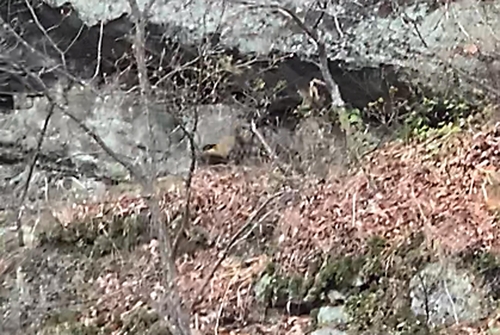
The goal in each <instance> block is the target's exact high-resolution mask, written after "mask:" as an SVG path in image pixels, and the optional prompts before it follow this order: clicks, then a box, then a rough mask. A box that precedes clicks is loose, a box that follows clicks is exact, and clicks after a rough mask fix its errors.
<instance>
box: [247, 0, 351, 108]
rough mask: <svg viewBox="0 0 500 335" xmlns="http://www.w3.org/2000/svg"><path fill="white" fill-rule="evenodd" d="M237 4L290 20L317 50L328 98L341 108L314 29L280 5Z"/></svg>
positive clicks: (324, 47)
mask: <svg viewBox="0 0 500 335" xmlns="http://www.w3.org/2000/svg"><path fill="white" fill-rule="evenodd" d="M238 3H240V4H242V5H246V6H248V7H249V8H264V9H271V10H276V11H278V12H280V13H281V14H282V15H284V16H286V17H288V18H291V19H292V21H294V22H295V24H296V25H297V26H298V27H299V28H300V29H301V30H302V31H303V32H304V33H305V34H306V35H307V36H308V37H309V38H311V39H312V40H313V41H314V43H315V44H316V47H317V48H318V57H319V68H320V71H321V75H322V76H323V79H324V81H325V83H326V87H327V88H328V92H330V98H331V99H332V105H333V106H342V105H344V102H343V101H342V99H341V98H340V92H339V88H338V86H337V84H336V83H335V80H333V77H332V74H331V73H330V68H329V66H328V55H327V52H326V46H325V43H324V42H323V41H322V40H321V38H320V37H319V35H318V34H317V32H316V31H315V30H314V29H310V28H309V27H308V26H307V25H306V24H305V23H304V22H303V21H302V20H301V19H300V18H299V17H298V16H297V14H295V13H294V12H293V11H292V10H290V9H288V8H286V7H284V6H281V5H259V4H255V3H251V2H248V1H245V0H238Z"/></svg>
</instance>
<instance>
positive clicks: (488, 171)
mask: <svg viewBox="0 0 500 335" xmlns="http://www.w3.org/2000/svg"><path fill="white" fill-rule="evenodd" d="M499 163H500V126H498V125H497V126H495V127H493V128H492V129H488V130H484V131H482V132H478V133H476V134H471V133H458V134H444V135H439V136H438V135H436V136H435V137H433V138H430V139H428V140H426V141H420V142H414V143H411V144H402V143H399V144H390V145H388V146H386V147H384V148H381V149H380V150H377V151H376V152H374V153H373V154H372V155H371V156H370V157H366V159H365V160H364V162H363V164H364V169H363V171H358V172H356V171H355V172H353V173H352V174H351V175H350V176H349V177H344V178H342V179H336V178H334V177H332V178H330V179H328V180H326V181H324V180H323V181H320V180H317V179H315V178H313V177H303V178H302V180H301V183H300V187H299V188H296V189H294V190H291V189H288V190H287V192H285V195H284V196H283V197H282V198H281V199H279V200H278V201H275V202H273V203H272V204H270V205H269V206H268V208H267V209H266V211H267V212H271V214H272V215H269V217H268V218H267V219H266V220H265V221H264V222H262V223H261V224H259V225H258V226H257V229H256V231H258V232H256V233H254V234H253V235H252V236H253V238H254V239H253V241H252V242H248V241H240V242H239V244H240V247H239V248H238V247H237V248H236V250H237V255H235V254H234V253H233V254H232V255H230V256H229V257H228V259H227V261H226V262H223V263H222V265H221V267H220V268H219V270H218V271H217V272H216V273H215V275H214V277H213V278H212V280H211V281H210V282H209V287H208V289H207V290H206V292H205V294H204V296H203V299H202V302H201V303H200V304H198V305H197V306H196V309H195V310H193V311H191V312H192V313H193V315H194V316H195V319H196V320H197V323H199V324H204V325H206V326H208V325H211V326H210V327H214V325H217V324H218V323H221V322H222V321H221V320H222V319H225V321H226V322H229V323H233V324H244V323H248V322H250V320H249V318H251V315H252V309H254V307H253V300H252V294H251V283H252V280H253V279H255V277H256V276H258V274H259V273H261V272H262V271H263V268H264V267H265V264H266V262H267V261H268V259H267V258H265V257H264V256H263V252H262V250H263V249H262V247H263V246H262V245H261V244H266V243H267V244H269V245H273V246H275V248H274V255H273V258H272V259H269V261H273V262H276V263H278V264H279V265H280V266H281V267H282V268H283V269H284V270H288V271H291V272H305V271H306V270H307V267H308V265H309V263H310V260H311V259H313V258H314V257H316V256H317V255H319V254H322V253H330V252H334V253H356V252H359V251H361V250H362V249H363V248H364V247H365V241H366V240H367V238H368V237H370V236H372V235H379V236H384V237H386V238H387V239H389V240H391V239H392V240H395V239H401V238H405V236H407V235H408V234H409V233H412V232H416V231H419V230H423V231H424V233H425V235H426V238H427V239H428V240H432V241H433V242H435V243H437V244H438V245H439V246H440V247H441V248H442V249H443V250H445V251H446V252H448V253H455V252H459V251H462V250H464V249H466V248H469V247H481V248H484V249H490V250H493V251H499V250H500V239H499V238H498V237H499V233H500V230H499V227H498V225H497V223H496V219H495V215H496V213H495V210H498V209H499V208H500V182H499V181H498V180H500V178H498V180H497V174H498V168H499V166H500V164H499ZM499 175H500V174H499ZM280 183H281V182H280V180H277V179H276V178H275V177H273V175H272V174H271V173H269V168H267V167H263V168H252V169H250V168H231V167H227V168H223V169H217V170H214V169H200V170H198V171H197V172H196V174H195V176H194V179H193V185H192V188H193V201H192V206H193V208H192V213H193V218H194V221H193V223H192V224H193V225H199V226H201V227H203V228H204V229H205V230H206V231H208V232H209V234H210V236H211V237H212V239H213V242H214V243H213V246H212V247H211V248H209V249H205V250H199V251H198V252H197V253H195V255H194V257H192V258H180V259H178V266H179V287H180V290H181V294H182V296H183V299H184V301H186V302H189V301H192V300H193V299H195V298H197V297H194V295H195V292H196V291H197V290H196V288H197V287H199V285H201V284H202V283H203V282H204V281H205V277H206V276H207V274H208V273H210V270H211V268H212V266H213V264H215V263H216V262H217V260H218V259H219V257H220V252H221V251H222V250H223V249H224V248H225V247H226V246H227V243H228V241H229V240H230V239H231V238H232V236H233V235H234V234H235V233H236V232H237V231H238V230H239V229H241V227H242V226H243V225H245V223H246V222H247V220H248V218H249V216H250V215H251V213H252V212H253V211H254V210H255V209H256V208H258V207H259V206H260V205H261V204H262V203H263V202H264V201H265V199H266V198H267V197H269V196H271V195H272V194H274V193H275V192H276V191H277V190H278V189H279V188H280V187H279V186H280ZM183 201H184V200H183V198H182V196H181V195H180V194H178V193H175V192H174V193H166V194H165V195H164V198H163V208H164V210H165V212H166V213H168V214H170V215H171V214H173V212H175V211H176V210H178V209H179V208H181V206H182V204H183ZM134 204H136V205H134ZM143 206H144V202H143V201H141V200H140V199H137V198H134V199H129V200H126V199H123V198H120V199H119V200H118V201H117V202H116V203H115V204H114V205H108V206H107V207H109V208H110V210H112V211H115V212H116V213H117V214H120V215H124V214H125V213H126V212H130V211H133V210H134V207H137V208H140V209H142V208H143ZM137 208H135V209H137ZM85 211H86V213H91V212H92V213H94V212H95V213H103V212H107V210H103V209H101V208H99V210H97V211H96V210H95V209H94V210H93V211H92V210H89V208H88V206H87V207H85ZM72 217H73V216H72ZM78 217H79V216H78ZM265 246H266V245H264V247H265ZM259 250H261V251H259ZM200 329H202V330H203V329H204V330H203V331H206V330H207V328H206V327H205V328H204V327H203V325H200ZM210 329H212V330H213V329H214V328H210ZM212 330H210V332H212ZM218 330H219V331H220V332H222V333H224V332H225V331H224V330H223V329H222V328H220V329H218ZM288 331H289V330H287V331H285V330H283V333H286V332H288ZM280 333H282V332H280ZM299 333H300V332H299Z"/></svg>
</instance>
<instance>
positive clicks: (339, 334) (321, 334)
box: [311, 327, 347, 335]
mask: <svg viewBox="0 0 500 335" xmlns="http://www.w3.org/2000/svg"><path fill="white" fill-rule="evenodd" d="M311 335H347V333H346V332H344V331H341V330H338V329H335V328H331V327H323V328H320V329H316V330H315V331H313V332H312V333H311Z"/></svg>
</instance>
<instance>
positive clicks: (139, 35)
mask: <svg viewBox="0 0 500 335" xmlns="http://www.w3.org/2000/svg"><path fill="white" fill-rule="evenodd" d="M153 3H154V0H151V1H150V2H149V4H148V6H147V8H146V9H145V10H146V11H149V10H150V8H151V6H152V5H153ZM129 5H130V7H131V9H132V15H133V17H134V20H135V39H134V46H133V48H134V56H135V60H136V62H137V69H138V76H139V86H140V96H141V103H142V107H143V111H144V113H145V114H146V115H147V120H148V129H149V134H150V142H151V143H150V146H148V153H149V158H150V160H151V161H150V171H149V176H150V177H149V178H146V179H145V183H143V187H144V188H145V189H146V191H147V192H151V193H153V192H152V191H153V180H154V178H155V176H156V173H157V168H156V159H155V153H156V138H155V135H154V131H153V120H152V116H151V113H150V110H149V99H150V97H151V83H150V82H149V78H148V73H147V68H146V53H145V41H146V31H145V30H146V27H145V26H146V23H145V20H146V15H147V13H145V12H143V13H141V11H140V10H139V6H138V5H137V2H136V1H135V0H129ZM148 205H149V207H150V212H151V220H152V222H153V224H154V225H155V226H156V227H157V230H158V235H159V236H158V238H159V241H160V250H161V252H160V255H161V258H162V263H163V264H164V267H163V269H162V270H163V271H162V272H163V276H162V277H163V284H164V286H165V287H166V288H167V292H168V293H167V301H166V302H164V303H162V304H161V306H160V310H159V312H160V313H162V312H165V311H166V315H165V316H166V317H167V318H168V319H169V321H170V322H169V326H170V331H171V333H172V334H174V335H176V334H179V335H189V334H190V333H191V329H190V327H189V318H188V316H187V313H185V312H184V311H183V310H182V306H181V301H180V296H179V292H178V289H177V285H176V277H177V269H176V266H175V260H174V253H173V247H172V241H171V240H170V236H169V234H168V233H167V231H166V227H165V225H164V223H163V220H162V218H161V211H160V208H159V206H158V201H157V199H156V198H155V197H153V198H152V199H151V200H148Z"/></svg>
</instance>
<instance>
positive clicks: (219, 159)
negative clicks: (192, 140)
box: [201, 136, 238, 165]
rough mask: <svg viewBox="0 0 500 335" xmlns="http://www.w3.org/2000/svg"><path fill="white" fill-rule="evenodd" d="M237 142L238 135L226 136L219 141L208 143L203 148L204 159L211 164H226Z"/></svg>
mask: <svg viewBox="0 0 500 335" xmlns="http://www.w3.org/2000/svg"><path fill="white" fill-rule="evenodd" d="M237 142H238V141H237V139H236V136H224V137H222V138H221V139H220V140H219V142H218V143H213V144H212V143H211V144H207V145H205V146H203V148H202V155H201V156H202V159H203V160H204V161H205V162H206V163H207V164H210V165H214V164H226V163H228V162H229V160H230V155H231V153H233V151H234V149H235V147H236V144H237Z"/></svg>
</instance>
